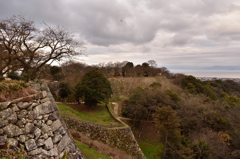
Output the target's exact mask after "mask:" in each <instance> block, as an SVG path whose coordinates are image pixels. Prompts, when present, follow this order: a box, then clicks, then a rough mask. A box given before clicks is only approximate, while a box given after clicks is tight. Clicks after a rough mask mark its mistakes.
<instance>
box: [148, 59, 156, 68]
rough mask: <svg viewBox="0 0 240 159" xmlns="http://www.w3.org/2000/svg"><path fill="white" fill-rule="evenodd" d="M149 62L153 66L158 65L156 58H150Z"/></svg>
mask: <svg viewBox="0 0 240 159" xmlns="http://www.w3.org/2000/svg"><path fill="white" fill-rule="evenodd" d="M148 64H149V65H150V66H151V67H157V62H156V61H154V60H149V61H148Z"/></svg>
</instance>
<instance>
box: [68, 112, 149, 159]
mask: <svg viewBox="0 0 240 159" xmlns="http://www.w3.org/2000/svg"><path fill="white" fill-rule="evenodd" d="M63 119H64V121H65V123H66V124H67V126H68V128H69V129H74V130H75V131H77V132H79V133H81V134H83V135H85V136H87V137H89V138H90V139H92V140H97V141H100V142H102V143H104V144H107V145H110V146H111V147H116V148H119V149H120V150H123V151H125V152H126V153H127V154H129V155H130V156H133V158H138V159H145V156H144V155H143V153H142V151H141V149H140V148H139V145H138V143H137V141H136V140H135V137H134V135H133V133H132V130H131V128H130V127H129V126H127V125H124V126H122V127H115V128H109V127H106V126H103V125H101V124H95V123H90V122H86V121H82V120H79V119H74V118H71V117H68V116H63Z"/></svg>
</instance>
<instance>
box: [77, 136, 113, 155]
mask: <svg viewBox="0 0 240 159" xmlns="http://www.w3.org/2000/svg"><path fill="white" fill-rule="evenodd" d="M75 143H76V144H77V146H78V148H79V149H80V151H81V152H82V155H83V156H84V157H85V159H100V158H101V159H110V157H108V156H107V155H104V154H101V153H99V152H97V151H96V150H94V149H91V148H89V146H88V145H86V144H83V143H81V142H80V141H77V140H75Z"/></svg>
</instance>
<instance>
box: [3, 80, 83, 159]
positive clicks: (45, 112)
mask: <svg viewBox="0 0 240 159" xmlns="http://www.w3.org/2000/svg"><path fill="white" fill-rule="evenodd" d="M30 86H31V87H33V88H34V89H35V90H37V91H38V92H37V93H36V94H33V95H30V96H27V97H22V98H18V99H15V100H12V101H9V102H3V103H0V143H5V144H7V145H8V147H9V148H10V149H14V150H19V151H21V150H24V151H25V152H26V154H27V155H28V156H32V157H34V158H45V157H46V156H48V157H57V158H59V157H61V156H63V155H64V153H65V152H68V155H71V156H72V158H76V159H81V158H83V156H82V154H81V152H80V150H79V149H78V147H77V146H76V144H75V142H74V141H73V139H72V137H71V135H70V133H69V131H68V129H67V127H66V125H65V123H64V122H63V120H62V118H61V116H60V114H59V111H58V108H57V106H56V104H55V101H54V99H53V97H52V95H51V93H50V91H49V89H48V87H47V84H46V83H44V82H40V83H30Z"/></svg>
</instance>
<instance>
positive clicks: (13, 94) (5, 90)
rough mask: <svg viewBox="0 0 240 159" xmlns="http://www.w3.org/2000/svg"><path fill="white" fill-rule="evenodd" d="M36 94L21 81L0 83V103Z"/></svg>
mask: <svg viewBox="0 0 240 159" xmlns="http://www.w3.org/2000/svg"><path fill="white" fill-rule="evenodd" d="M34 93H36V91H35V90H33V89H32V88H29V87H28V85H27V84H26V83H24V82H23V81H15V80H10V81H1V82H0V102H6V101H11V100H13V99H16V98H20V97H26V96H29V95H31V94H34Z"/></svg>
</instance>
